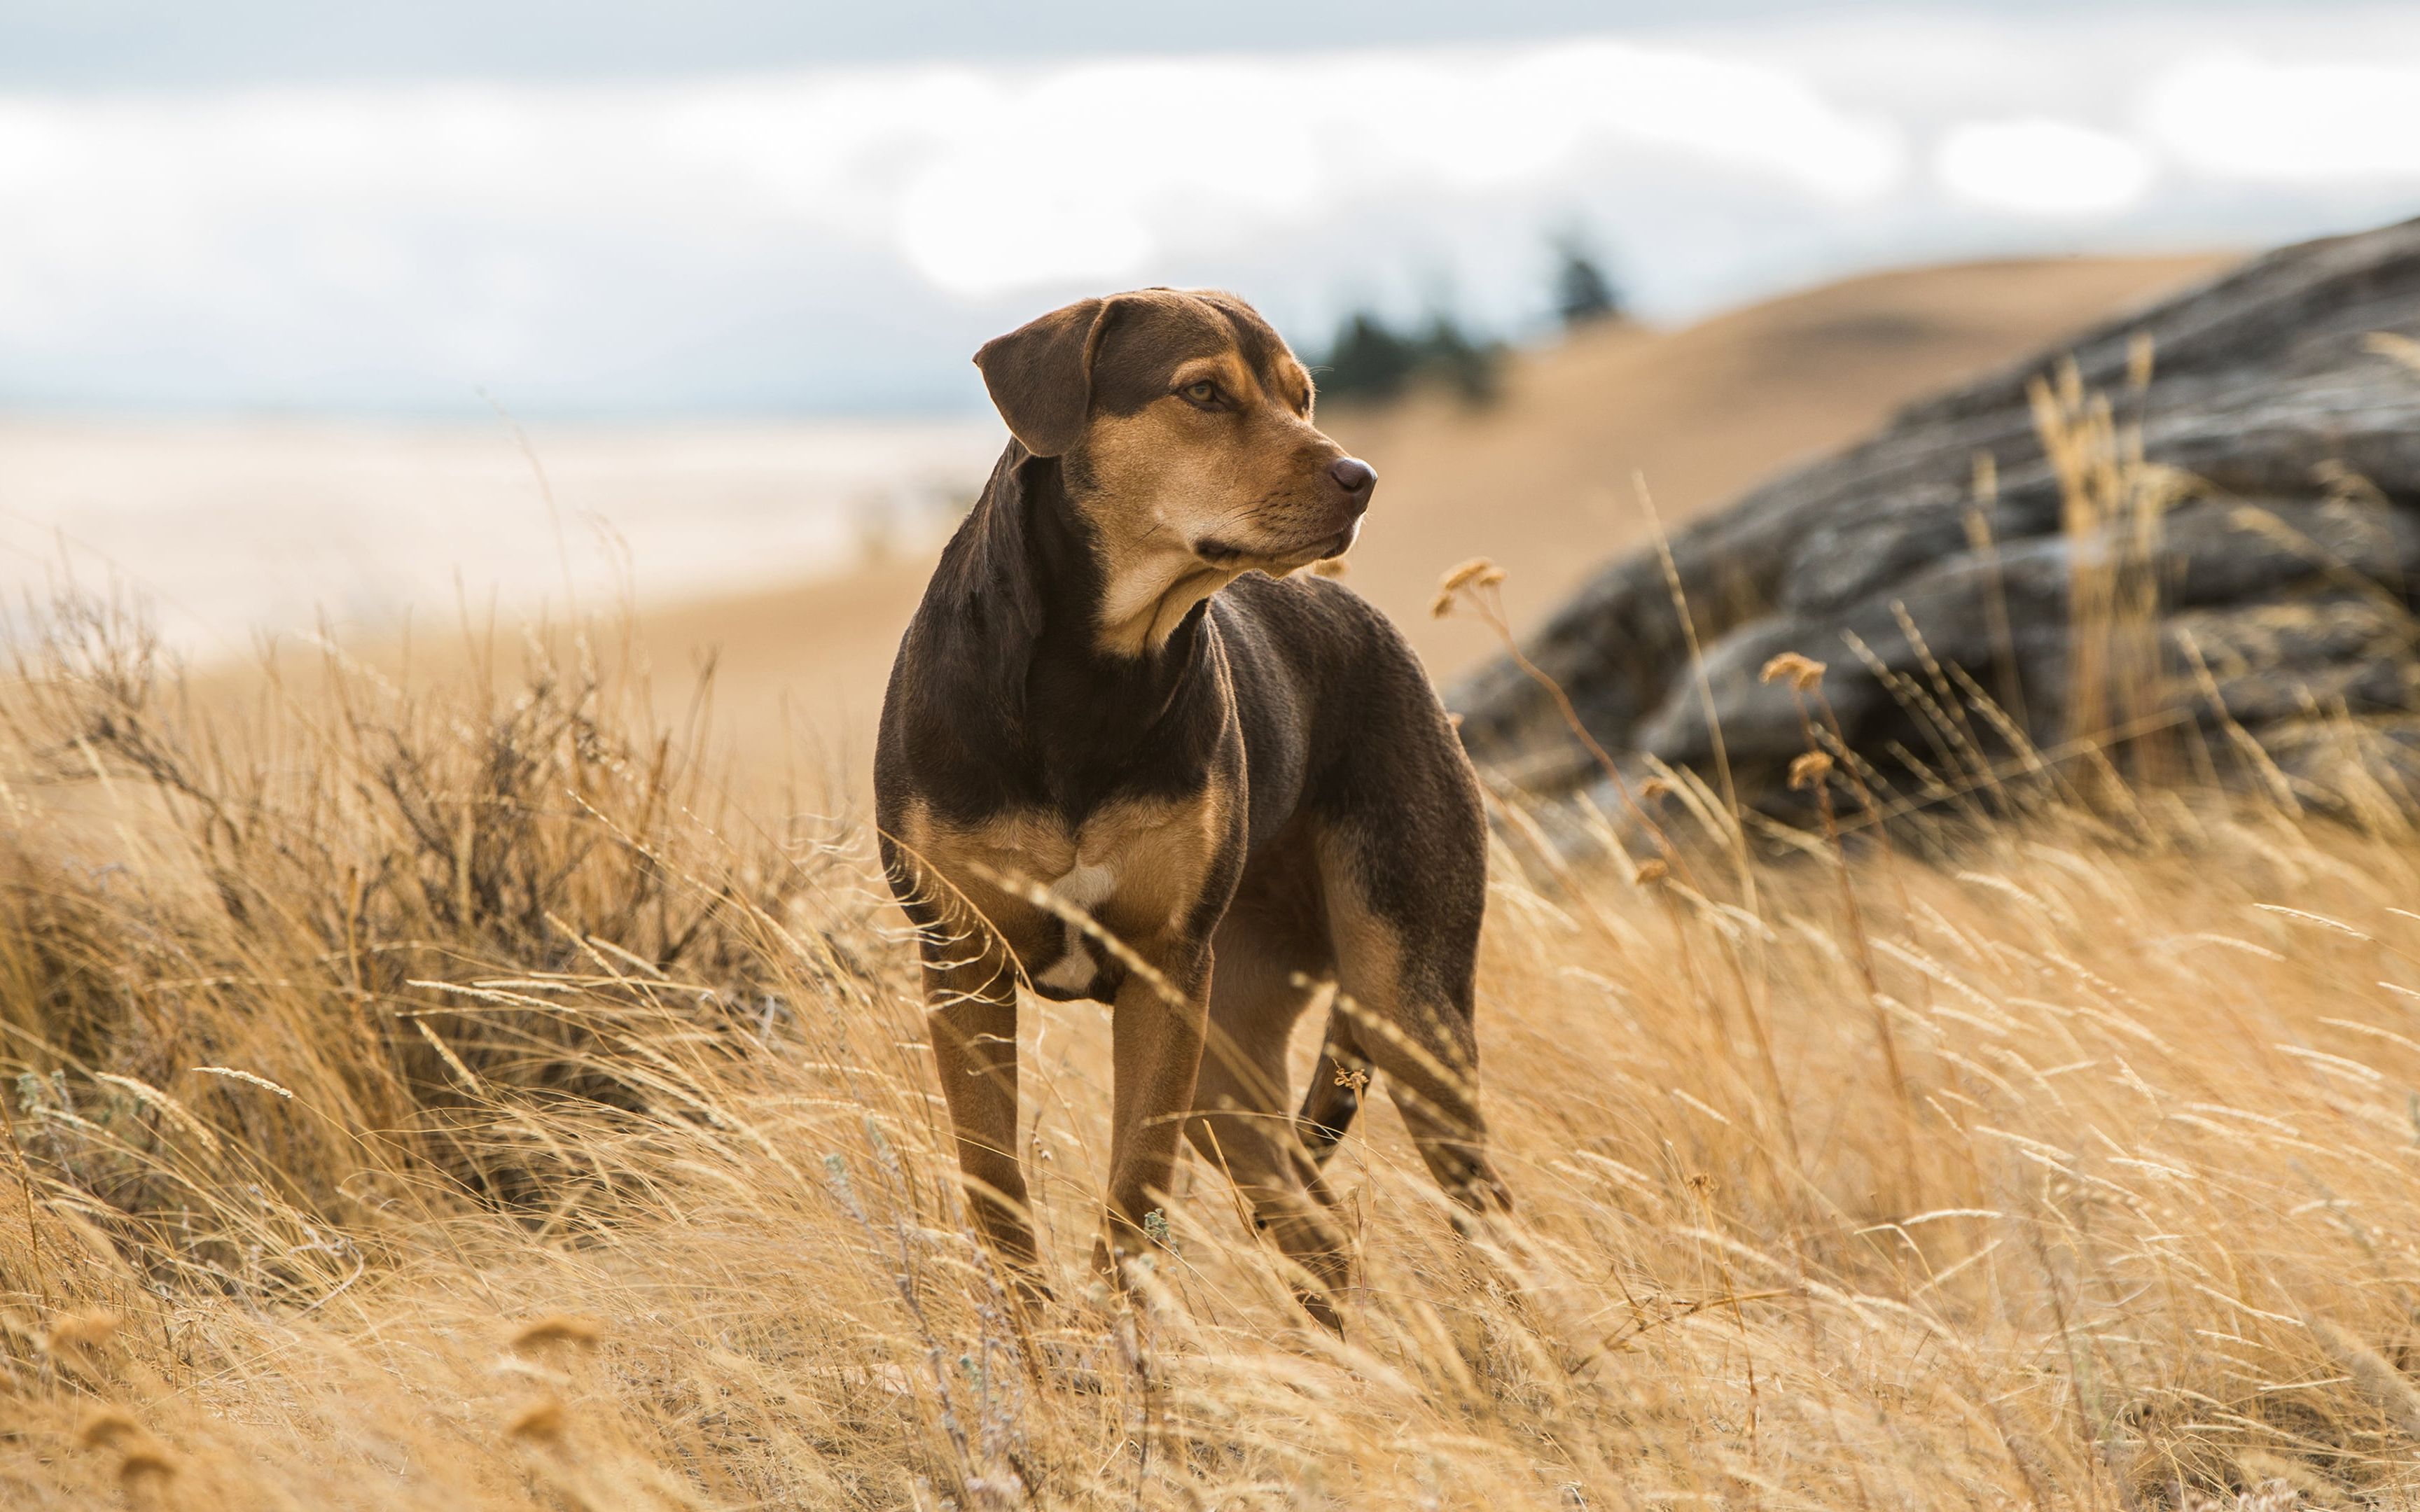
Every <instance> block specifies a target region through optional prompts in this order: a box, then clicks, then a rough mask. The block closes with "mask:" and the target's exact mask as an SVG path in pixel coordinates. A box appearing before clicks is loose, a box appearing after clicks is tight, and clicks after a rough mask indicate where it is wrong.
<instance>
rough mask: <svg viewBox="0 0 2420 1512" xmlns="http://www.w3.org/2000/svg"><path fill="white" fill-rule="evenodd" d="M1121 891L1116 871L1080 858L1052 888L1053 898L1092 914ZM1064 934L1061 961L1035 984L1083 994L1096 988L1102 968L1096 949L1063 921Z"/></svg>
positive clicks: (1067, 922) (1053, 964)
mask: <svg viewBox="0 0 2420 1512" xmlns="http://www.w3.org/2000/svg"><path fill="white" fill-rule="evenodd" d="M1117 887H1118V874H1117V872H1115V871H1114V870H1113V869H1111V868H1110V867H1109V866H1106V865H1102V866H1092V865H1087V864H1086V863H1085V861H1084V858H1083V857H1082V856H1077V857H1076V864H1075V865H1074V866H1072V867H1070V868H1069V869H1068V871H1067V874H1066V875H1065V876H1063V877H1061V878H1059V880H1057V881H1056V882H1053V883H1051V884H1050V896H1052V897H1054V898H1056V899H1058V900H1059V901H1060V902H1061V903H1065V904H1067V905H1068V906H1069V907H1071V908H1081V909H1083V910H1085V911H1086V912H1087V913H1089V912H1091V911H1092V910H1093V909H1095V908H1098V907H1099V906H1100V905H1101V904H1103V903H1107V902H1109V895H1110V894H1112V893H1114V892H1115V891H1117ZM1060 932H1061V933H1060V939H1061V941H1062V949H1061V954H1060V957H1059V959H1058V960H1057V961H1054V962H1052V963H1051V964H1050V967H1049V969H1048V970H1047V971H1044V972H1042V973H1040V974H1039V975H1038V976H1036V977H1035V978H1034V980H1036V981H1038V982H1040V983H1042V984H1043V985H1044V986H1046V987H1055V988H1057V989H1059V990H1060V991H1061V992H1068V993H1079V992H1082V991H1083V990H1084V989H1085V988H1087V987H1090V986H1091V985H1092V984H1093V980H1094V978H1095V977H1097V976H1099V975H1100V971H1101V968H1100V966H1099V964H1097V963H1096V962H1094V959H1093V952H1092V949H1091V947H1090V946H1089V945H1088V944H1087V943H1086V941H1085V939H1084V932H1083V931H1082V930H1080V929H1078V927H1077V926H1076V925H1075V924H1074V923H1072V922H1069V921H1067V920H1061V922H1060Z"/></svg>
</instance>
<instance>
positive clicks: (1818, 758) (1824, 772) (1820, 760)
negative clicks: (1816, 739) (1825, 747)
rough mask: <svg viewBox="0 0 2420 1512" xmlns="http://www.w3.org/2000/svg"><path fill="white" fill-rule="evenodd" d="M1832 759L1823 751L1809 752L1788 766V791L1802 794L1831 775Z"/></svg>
mask: <svg viewBox="0 0 2420 1512" xmlns="http://www.w3.org/2000/svg"><path fill="white" fill-rule="evenodd" d="M1831 771H1832V758H1831V757H1830V756H1828V755H1826V754H1824V753H1823V751H1820V750H1810V751H1808V752H1807V754H1806V755H1804V756H1801V757H1799V758H1798V759H1797V760H1796V761H1794V762H1792V763H1791V764H1790V789H1791V791H1792V792H1793V793H1797V792H1803V791H1804V790H1806V789H1807V788H1811V787H1813V786H1815V785H1816V784H1817V783H1819V782H1821V781H1823V779H1824V778H1825V777H1827V776H1829V775H1830V774H1831Z"/></svg>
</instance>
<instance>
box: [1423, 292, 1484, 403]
mask: <svg viewBox="0 0 2420 1512" xmlns="http://www.w3.org/2000/svg"><path fill="white" fill-rule="evenodd" d="M1417 345H1418V347H1419V353H1420V365H1419V369H1418V371H1419V372H1421V373H1423V374H1426V375H1428V376H1431V377H1434V378H1436V379H1438V380H1439V381H1440V382H1443V383H1445V384H1446V385H1447V386H1448V387H1450V388H1451V389H1452V390H1453V391H1454V392H1455V393H1459V394H1461V395H1462V396H1463V398H1464V399H1465V400H1466V401H1468V402H1469V403H1471V404H1485V403H1487V402H1488V401H1489V400H1492V399H1494V398H1495V397H1496V395H1497V388H1498V385H1497V369H1498V368H1499V367H1500V366H1501V365H1502V363H1503V360H1504V346H1503V343H1501V342H1496V341H1474V340H1472V339H1471V338H1470V337H1469V336H1468V335H1467V334H1466V333H1465V332H1464V331H1463V329H1462V326H1461V324H1460V322H1458V321H1456V320H1455V319H1454V318H1453V316H1450V315H1445V314H1442V313H1440V314H1438V315H1435V316H1430V317H1429V324H1428V329H1427V330H1426V331H1423V332H1420V335H1419V341H1418V343H1417Z"/></svg>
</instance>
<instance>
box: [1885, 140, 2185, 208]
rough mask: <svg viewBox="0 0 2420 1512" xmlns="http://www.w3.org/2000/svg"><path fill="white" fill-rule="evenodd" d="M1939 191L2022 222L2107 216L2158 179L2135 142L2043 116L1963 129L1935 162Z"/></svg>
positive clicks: (1947, 142)
mask: <svg viewBox="0 0 2420 1512" xmlns="http://www.w3.org/2000/svg"><path fill="white" fill-rule="evenodd" d="M1932 166H1933V172H1934V174H1935V175H1936V176H1938V177H1939V178H1940V180H1941V182H1942V185H1943V187H1944V188H1946V189H1947V190H1948V191H1949V192H1950V193H1952V194H1954V195H1956V196H1957V197H1958V198H1960V199H1962V200H1965V201H1967V202H1968V203H1970V204H1975V205H1981V206H1985V207H1988V208H1992V209H1996V210H2010V211H2014V212H2016V213H2018V214H2022V215H2106V214H2109V213H2110V212H2112V211H2115V210H2121V209H2124V208H2126V207H2128V206H2130V205H2132V204H2133V203H2134V202H2135V201H2137V200H2139V199H2140V198H2142V196H2143V192H2144V191H2145V190H2147V189H2149V187H2150V185H2151V180H2152V178H2153V177H2155V176H2156V174H2157V172H2158V165H2157V163H2155V162H2153V161H2152V158H2151V155H2150V154H2149V152H2147V151H2145V150H2144V149H2143V148H2142V147H2140V146H2138V145H2136V144H2135V143H2134V142H2133V141H2131V140H2129V139H2128V138H2126V137H2122V136H2113V135H2111V134H2110V133H2109V132H2107V131H2094V130H2092V129H2091V128H2090V127H2086V126H2078V125H2076V124H2074V123H2073V122H2071V121H2061V120H2053V119H2050V118H2048V117H2045V116H2026V117H2023V118H2020V119H2015V120H1996V121H1967V122H1964V123H1962V124H1961V125H1959V126H1956V127H1953V128H1951V129H1950V131H1948V132H1947V133H1946V134H1945V135H1944V136H1943V137H1942V139H1941V145H1940V147H1939V148H1938V149H1937V150H1936V151H1935V152H1934V154H1933V160H1932Z"/></svg>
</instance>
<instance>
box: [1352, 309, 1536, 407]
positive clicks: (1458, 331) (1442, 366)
mask: <svg viewBox="0 0 2420 1512" xmlns="http://www.w3.org/2000/svg"><path fill="white" fill-rule="evenodd" d="M1503 357H1504V347H1503V344H1502V343H1500V342H1497V341H1492V340H1481V339H1474V338H1473V337H1472V336H1471V335H1470V334H1469V333H1468V332H1466V331H1464V330H1463V328H1462V324H1461V322H1460V321H1458V320H1456V319H1455V318H1454V317H1453V316H1451V315H1449V314H1446V313H1444V312H1442V311H1440V312H1438V313H1437V314H1435V315H1433V316H1430V317H1429V321H1428V324H1427V325H1425V326H1423V327H1421V328H1420V329H1419V330H1418V331H1415V332H1409V333H1406V332H1399V331H1397V330H1395V329H1394V328H1393V327H1392V326H1389V325H1388V323H1387V322H1386V320H1385V319H1384V318H1383V317H1382V316H1378V315H1375V314H1373V312H1371V311H1368V310H1356V311H1355V312H1353V313H1352V314H1351V315H1349V316H1345V318H1344V323H1343V324H1342V325H1341V326H1339V327H1338V328H1337V332H1336V339H1335V341H1334V342H1333V343H1332V344H1331V345H1330V346H1329V347H1328V348H1327V354H1326V357H1324V358H1322V359H1321V361H1320V363H1319V364H1318V367H1319V392H1320V393H1322V394H1323V395H1325V396H1326V397H1328V398H1331V399H1343V400H1348V401H1358V400H1366V401H1371V402H1378V403H1383V402H1385V401H1387V400H1388V399H1393V398H1397V397H1400V396H1401V395H1402V394H1403V393H1404V391H1405V390H1407V389H1409V388H1411V387H1412V386H1413V385H1414V384H1416V383H1421V382H1430V381H1434V382H1437V383H1441V384H1443V385H1445V386H1446V387H1448V388H1450V389H1451V390H1452V391H1453V392H1454V393H1458V394H1460V395H1461V396H1462V397H1463V398H1464V399H1465V400H1466V401H1468V402H1470V403H1473V404H1483V403H1485V402H1487V401H1488V400H1490V399H1493V398H1494V397H1496V393H1497V369H1498V368H1499V367H1500V365H1501V364H1502V362H1503Z"/></svg>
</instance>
